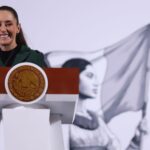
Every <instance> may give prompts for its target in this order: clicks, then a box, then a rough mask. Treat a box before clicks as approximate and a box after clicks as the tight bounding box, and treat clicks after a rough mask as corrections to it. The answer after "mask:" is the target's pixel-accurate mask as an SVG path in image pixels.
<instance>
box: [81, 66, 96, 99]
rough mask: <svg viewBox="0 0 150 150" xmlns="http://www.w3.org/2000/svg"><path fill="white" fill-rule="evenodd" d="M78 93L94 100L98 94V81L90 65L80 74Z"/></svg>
mask: <svg viewBox="0 0 150 150" xmlns="http://www.w3.org/2000/svg"><path fill="white" fill-rule="evenodd" d="M79 91H80V93H81V94H83V95H85V96H87V97H91V98H95V97H96V96H97V93H98V79H97V76H96V73H95V71H94V68H93V66H92V65H87V67H86V69H85V70H84V71H82V72H81V73H80V84H79Z"/></svg>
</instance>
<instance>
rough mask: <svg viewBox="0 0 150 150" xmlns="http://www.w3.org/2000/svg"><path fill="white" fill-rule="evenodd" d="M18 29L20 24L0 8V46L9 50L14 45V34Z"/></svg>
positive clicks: (10, 14) (9, 13)
mask: <svg viewBox="0 0 150 150" xmlns="http://www.w3.org/2000/svg"><path fill="white" fill-rule="evenodd" d="M19 31H20V25H18V24H17V20H16V18H15V17H14V16H13V14H12V13H11V12H9V11H7V10H0V48H1V49H2V50H11V49H13V48H15V47H16V45H17V44H16V35H17V33H19Z"/></svg>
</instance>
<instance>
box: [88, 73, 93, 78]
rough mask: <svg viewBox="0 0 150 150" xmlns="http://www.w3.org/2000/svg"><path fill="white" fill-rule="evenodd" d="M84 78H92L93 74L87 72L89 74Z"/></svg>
mask: <svg viewBox="0 0 150 150" xmlns="http://www.w3.org/2000/svg"><path fill="white" fill-rule="evenodd" d="M86 76H87V77H89V78H92V77H93V76H94V74H93V73H91V72H89V73H87V74H86Z"/></svg>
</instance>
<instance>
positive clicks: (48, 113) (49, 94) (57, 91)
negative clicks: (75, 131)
mask: <svg viewBox="0 0 150 150" xmlns="http://www.w3.org/2000/svg"><path fill="white" fill-rule="evenodd" d="M78 76H79V72H78V69H75V68H73V69H72V68H70V69H69V68H45V69H42V68H40V67H38V66H37V65H35V64H32V63H20V64H18V65H16V66H14V67H12V68H3V67H1V68H0V110H1V128H2V129H3V134H2V138H1V139H2V141H3V150H64V143H63V136H62V128H61V125H62V124H71V123H72V121H73V119H74V113H75V109H76V105H77V100H78V93H79V91H78V83H79V79H78ZM0 144H2V143H1V142H0Z"/></svg>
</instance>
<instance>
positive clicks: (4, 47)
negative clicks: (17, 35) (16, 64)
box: [0, 43, 17, 51]
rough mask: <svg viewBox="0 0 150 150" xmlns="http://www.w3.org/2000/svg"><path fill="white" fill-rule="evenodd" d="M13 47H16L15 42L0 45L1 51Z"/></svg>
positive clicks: (9, 49)
mask: <svg viewBox="0 0 150 150" xmlns="http://www.w3.org/2000/svg"><path fill="white" fill-rule="evenodd" d="M15 47H17V44H16V43H15V44H13V45H1V46H0V49H1V51H11V50H13V49H14V48H15Z"/></svg>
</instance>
